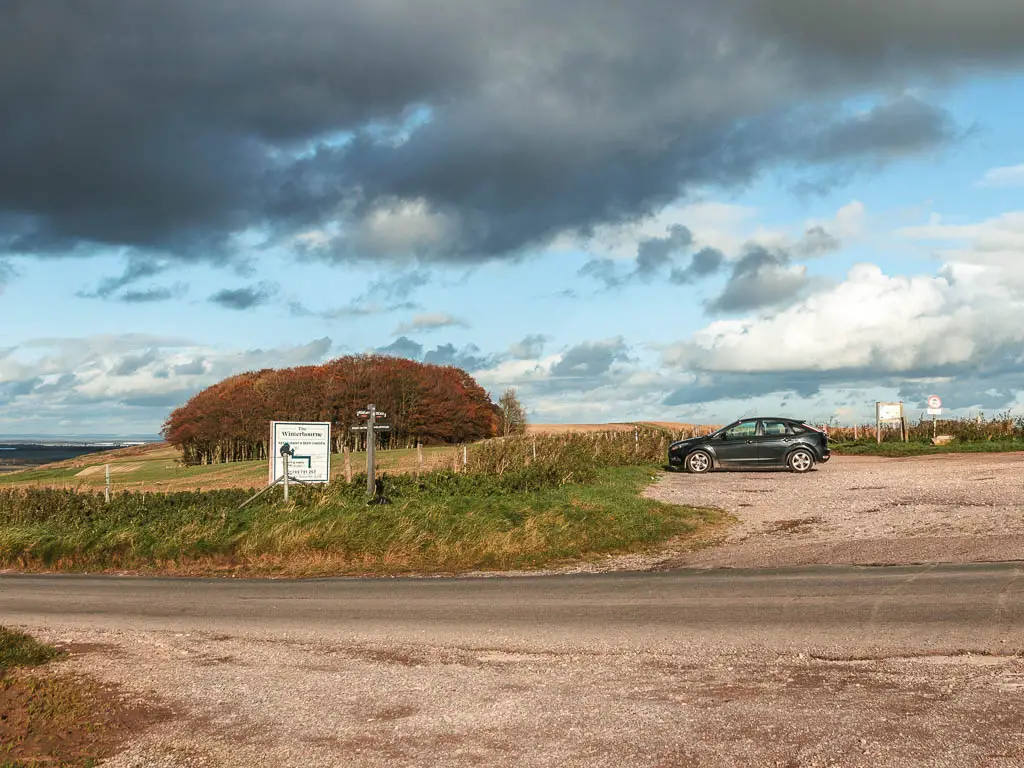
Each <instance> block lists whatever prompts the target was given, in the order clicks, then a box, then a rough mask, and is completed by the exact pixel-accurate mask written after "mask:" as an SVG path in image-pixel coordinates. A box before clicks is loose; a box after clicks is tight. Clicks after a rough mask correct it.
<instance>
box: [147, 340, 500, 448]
mask: <svg viewBox="0 0 1024 768" xmlns="http://www.w3.org/2000/svg"><path fill="white" fill-rule="evenodd" d="M370 403H373V404H374V405H376V406H377V408H378V409H380V410H383V411H385V412H386V413H387V418H386V419H385V420H384V421H385V423H387V424H389V425H391V430H390V432H388V433H382V437H383V439H384V440H385V441H387V442H389V443H390V444H391V445H392V446H402V445H414V444H415V443H416V442H417V441H420V442H423V443H424V444H431V443H461V442H468V441H472V440H479V439H482V438H485V437H492V436H494V434H495V433H496V431H497V428H498V413H497V408H496V407H495V405H494V404H493V403H492V402H491V399H490V397H489V396H488V394H487V392H486V391H484V389H483V388H482V387H480V385H479V384H477V383H476V381H475V380H474V379H473V377H472V376H470V375H469V374H468V373H466V372H465V371H463V370H461V369H460V368H455V367H452V366H440V365H429V364H424V363H418V362H415V361H413V360H406V359H402V358H395V357H385V356H380V355H354V356H349V357H342V358H338V359H337V360H332V361H330V362H327V363H324V364H323V365H315V366H302V367H298V368H283V369H265V370H261V371H253V372H248V373H242V374H239V375H237V376H232V377H230V378H227V379H225V380H224V381H221V382H219V383H217V384H214V385H213V386H211V387H208V388H207V389H204V390H203V391H201V392H199V393H197V394H196V395H194V396H193V397H192V398H191V399H190V400H189V401H188V402H187V403H186V404H185V405H183V406H181V407H180V408H178V409H176V410H175V411H174V412H173V413H171V415H170V416H169V417H168V419H167V421H166V423H165V424H164V427H163V435H164V437H165V438H166V439H167V441H168V442H170V443H171V444H172V445H174V446H176V447H177V448H179V449H180V450H181V451H182V454H183V457H184V460H185V462H186V463H187V464H212V463H218V462H224V461H244V460H248V459H260V458H265V457H266V456H267V452H268V450H269V441H270V434H269V433H270V422H271V421H329V422H331V441H332V443H333V445H332V450H334V451H338V450H341V447H342V446H343V445H349V446H353V447H358V446H359V445H360V444H361V441H362V440H363V439H364V436H363V435H361V434H359V433H353V432H352V431H351V427H353V426H355V425H357V424H359V423H361V422H360V420H359V419H358V417H357V416H356V411H358V410H359V409H361V408H365V407H366V406H367V405H368V404H370Z"/></svg>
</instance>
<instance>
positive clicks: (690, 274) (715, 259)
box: [669, 247, 725, 285]
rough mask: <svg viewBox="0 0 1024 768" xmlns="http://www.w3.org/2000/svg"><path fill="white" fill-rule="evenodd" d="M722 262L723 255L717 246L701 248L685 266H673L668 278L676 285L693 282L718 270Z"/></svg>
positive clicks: (723, 260) (723, 259)
mask: <svg viewBox="0 0 1024 768" xmlns="http://www.w3.org/2000/svg"><path fill="white" fill-rule="evenodd" d="M724 262H725V255H724V254H723V253H722V252H721V251H720V250H718V249H717V248H711V247H707V248H701V249H700V250H699V251H697V252H696V253H695V254H693V256H692V257H691V258H690V263H689V264H687V265H686V266H685V267H673V268H672V272H671V273H670V274H669V280H670V281H671V282H673V283H675V284H676V285H687V284H688V283H695V282H697V281H698V280H700V279H702V278H705V277H710V276H711V275H713V274H715V273H716V272H718V270H720V269H721V268H722V264H723V263H724Z"/></svg>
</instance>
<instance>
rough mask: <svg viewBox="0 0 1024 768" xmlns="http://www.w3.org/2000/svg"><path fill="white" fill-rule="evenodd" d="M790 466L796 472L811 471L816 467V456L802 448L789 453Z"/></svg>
mask: <svg viewBox="0 0 1024 768" xmlns="http://www.w3.org/2000/svg"><path fill="white" fill-rule="evenodd" d="M787 463H788V464H789V468H790V469H792V470H793V471H794V472H800V473H803V472H810V471H811V470H812V469H813V468H814V457H813V456H812V455H811V452H810V451H805V450H803V449H802V448H801V449H800V450H798V451H793V452H792V453H791V454H789V461H788V462H787Z"/></svg>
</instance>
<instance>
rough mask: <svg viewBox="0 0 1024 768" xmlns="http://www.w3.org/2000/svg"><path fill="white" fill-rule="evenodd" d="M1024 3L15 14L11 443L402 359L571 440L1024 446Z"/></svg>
mask: <svg viewBox="0 0 1024 768" xmlns="http://www.w3.org/2000/svg"><path fill="white" fill-rule="evenodd" d="M1021 103H1024V4H1022V3H1021V2H1020V0H973V1H972V2H966V1H964V0H830V2H827V3H823V2H820V0H772V1H771V2H764V1H761V0H716V1H715V2H702V1H700V0H675V1H674V2H662V1H660V0H650V1H649V2H644V3H640V4H637V3H633V2H626V1H625V0H586V2H584V1H583V0H562V1H561V2H558V3H551V2H546V1H545V2H541V1H540V0H537V1H536V2H531V0H517V1H516V2H506V1H505V0H481V1H480V2H477V3H465V2H462V1H461V0H460V1H456V0H421V1H420V2H415V3H412V2H408V1H407V0H404V1H399V0H292V2H289V3H282V2H279V1H278V0H273V1H272V0H247V2H238V0H177V2H174V3H145V2H138V3H127V2H124V1H123V0H91V1H90V2H87V3H85V2H80V1H79V0H63V1H61V0H53V1H52V2H46V3H40V2H35V1H34V0H9V2H5V3H3V4H2V6H0V104H2V106H3V118H2V119H0V433H3V434H30V433H47V434H84V433H114V434H140V433H141V434H153V433H156V432H157V431H158V430H159V428H160V426H161V424H162V422H163V420H164V418H165V417H166V415H167V413H168V412H169V410H170V409H172V408H173V407H175V406H177V405H179V404H181V403H183V402H184V401H185V400H186V399H187V398H188V397H189V396H190V395H191V394H192V393H194V392H196V391H197V390H199V389H201V388H203V387H205V386H207V385H209V384H211V383H213V382H215V381H217V380H219V379H221V378H223V377H225V376H227V375H230V374H232V373H236V372H239V371H243V370H252V369H258V368H264V367H283V366H291V365H298V364H307V363H315V362H320V361H323V360H328V359H331V358H333V357H337V356H340V355H345V354H352V353H362V352H371V351H378V352H382V353H386V354H393V355H403V356H407V357H412V358H415V359H420V360H426V361H429V362H438V363H452V364H455V365H459V366H462V367H464V368H466V369H467V370H470V371H471V372H472V373H473V374H474V375H475V376H476V378H477V379H478V380H479V381H480V382H481V383H482V384H484V385H485V386H486V387H487V388H488V389H489V390H490V391H491V392H492V393H494V394H495V395H498V394H500V392H501V390H503V389H504V388H505V387H506V386H515V387H518V388H519V391H520V395H521V398H522V399H523V401H524V402H525V404H526V406H527V408H528V410H529V411H530V414H531V417H532V418H533V420H534V421H538V422H549V421H550V422H603V421H622V420H635V419H659V420H673V421H703V422H721V421H724V420H727V419H731V418H734V417H738V416H742V415H747V414H752V413H755V412H772V413H782V414H791V415H793V416H797V417H802V418H810V419H816V420H827V419H830V418H833V417H834V418H836V419H837V420H838V421H841V422H849V421H851V420H853V419H859V420H864V421H867V420H868V419H870V418H871V415H872V413H873V403H874V401H875V400H877V399H890V398H892V399H902V400H904V401H905V402H906V403H907V404H908V406H909V407H910V409H911V413H916V412H917V411H918V410H919V409H921V408H923V407H924V398H925V397H926V396H927V395H928V394H931V393H937V394H939V395H941V396H942V397H943V400H944V401H945V404H946V405H947V406H948V407H949V408H951V409H952V410H953V412H954V413H960V414H965V415H966V414H968V413H975V412H977V411H978V410H982V411H985V412H986V413H994V412H997V411H1001V410H1006V409H1014V410H1016V411H1017V412H1024V405H1022V404H1024V397H1022V396H1021V390H1022V389H1024V323H1022V322H1021V320H1020V318H1021V317H1024V262H1022V257H1024V145H1022V143H1021V140H1020V137H1021V136H1024V110H1021V109H1019V105H1020V104H1021Z"/></svg>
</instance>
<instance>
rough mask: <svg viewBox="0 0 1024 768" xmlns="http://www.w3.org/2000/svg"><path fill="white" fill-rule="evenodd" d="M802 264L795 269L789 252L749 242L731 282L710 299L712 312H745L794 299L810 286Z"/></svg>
mask: <svg viewBox="0 0 1024 768" xmlns="http://www.w3.org/2000/svg"><path fill="white" fill-rule="evenodd" d="M807 285H808V277H807V273H806V271H805V270H804V269H803V268H802V267H797V268H793V267H792V265H791V263H790V258H789V254H787V253H785V252H784V251H780V250H773V251H769V250H768V249H767V248H764V247H762V246H759V245H748V246H747V247H746V249H745V250H744V253H743V256H741V257H740V259H739V261H737V262H735V263H734V264H733V267H732V272H731V274H730V275H729V281H728V282H727V283H726V284H725V288H723V289H722V292H721V293H720V294H719V295H718V297H717V298H715V299H713V300H712V301H710V302H708V304H707V309H708V311H709V312H745V311H748V310H752V309H761V308H763V307H771V306H777V305H779V304H782V303H784V302H787V301H790V300H792V299H794V298H796V297H797V296H799V295H800V293H801V292H802V291H803V290H804V288H806V287H807Z"/></svg>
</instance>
